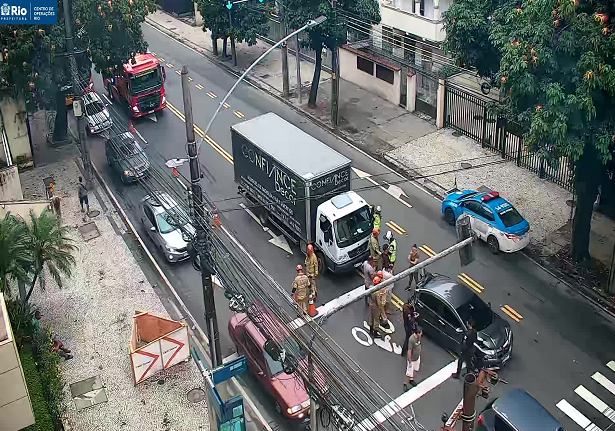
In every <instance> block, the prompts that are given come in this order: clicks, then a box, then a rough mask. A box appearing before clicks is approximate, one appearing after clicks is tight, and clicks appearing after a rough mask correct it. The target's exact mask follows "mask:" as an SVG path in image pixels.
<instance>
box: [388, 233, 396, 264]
mask: <svg viewBox="0 0 615 431" xmlns="http://www.w3.org/2000/svg"><path fill="white" fill-rule="evenodd" d="M395 259H397V240H396V239H395V238H393V239H392V240H391V242H390V243H389V260H390V261H391V263H395Z"/></svg>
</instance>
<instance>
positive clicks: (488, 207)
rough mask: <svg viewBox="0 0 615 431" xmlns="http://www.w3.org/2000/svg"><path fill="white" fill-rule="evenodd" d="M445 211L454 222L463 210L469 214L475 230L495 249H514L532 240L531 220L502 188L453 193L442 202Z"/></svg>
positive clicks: (520, 247)
mask: <svg viewBox="0 0 615 431" xmlns="http://www.w3.org/2000/svg"><path fill="white" fill-rule="evenodd" d="M442 214H444V219H445V220H446V221H447V222H448V223H449V224H451V225H455V222H456V221H457V219H458V218H459V217H460V216H461V215H462V214H467V215H468V216H469V217H470V224H471V226H472V230H473V231H474V233H475V234H476V235H477V236H478V237H479V238H480V239H482V240H483V241H486V242H487V245H488V246H489V250H491V251H492V252H493V253H497V252H499V251H503V252H505V253H512V252H515V251H518V250H521V249H522V248H524V247H525V246H527V245H528V244H529V242H530V234H529V230H530V224H529V223H528V221H527V220H525V219H524V218H523V217H522V216H521V214H519V212H518V211H517V210H516V209H515V207H514V206H512V204H511V203H510V202H508V201H507V200H505V199H503V198H502V197H501V196H500V194H499V193H498V192H494V191H491V192H477V191H475V190H461V191H458V192H454V193H450V194H449V195H447V196H446V199H444V202H442Z"/></svg>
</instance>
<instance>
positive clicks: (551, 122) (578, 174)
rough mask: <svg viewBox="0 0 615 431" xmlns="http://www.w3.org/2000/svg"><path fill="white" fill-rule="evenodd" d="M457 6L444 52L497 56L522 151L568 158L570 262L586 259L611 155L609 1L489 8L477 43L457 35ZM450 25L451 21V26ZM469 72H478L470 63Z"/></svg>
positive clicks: (614, 40)
mask: <svg viewBox="0 0 615 431" xmlns="http://www.w3.org/2000/svg"><path fill="white" fill-rule="evenodd" d="M476 1H477V0H470V1H468V0H463V1H459V3H457V4H456V5H455V6H454V8H453V9H455V13H454V14H448V13H447V14H445V21H446V26H447V39H448V38H451V40H456V41H461V40H464V38H466V40H467V41H468V43H469V45H468V47H467V48H465V49H464V47H463V45H462V44H461V43H458V42H454V43H448V45H446V46H447V47H448V49H449V52H450V53H451V54H452V55H454V56H455V57H456V58H458V59H460V60H462V61H463V60H467V61H477V62H480V61H481V57H480V55H473V54H472V53H471V52H473V51H477V50H478V45H477V43H478V44H479V45H481V46H482V45H484V44H485V40H486V38H485V37H484V36H485V35H487V34H488V39H489V43H490V44H491V46H492V47H493V48H494V49H495V50H496V51H497V54H498V55H497V58H498V59H499V64H498V65H497V70H496V72H495V77H496V79H497V80H498V81H499V82H500V83H501V89H500V91H501V92H503V94H505V95H506V96H507V98H506V100H507V102H506V106H504V109H505V111H506V113H507V116H508V117H509V118H511V119H514V120H516V121H518V122H520V123H521V124H522V125H523V126H525V128H526V130H527V132H526V133H525V135H524V141H523V142H524V144H525V145H527V146H528V147H529V148H530V149H531V150H532V151H534V152H535V153H536V154H538V155H539V156H540V157H542V158H543V159H544V160H546V161H547V162H548V163H550V164H551V165H552V166H558V165H557V164H558V163H559V160H560V157H561V156H568V157H569V158H570V160H571V162H572V163H573V164H574V167H575V190H576V193H577V195H578V202H577V207H576V211H575V215H574V220H573V235H572V255H573V257H574V259H575V260H577V261H583V260H585V259H587V258H589V232H590V227H591V218H592V211H593V204H594V201H595V199H596V196H597V193H598V186H599V185H600V181H601V179H602V178H603V177H604V175H603V174H604V172H605V170H606V166H608V164H610V163H612V160H613V155H614V152H615V99H614V96H615V36H614V35H613V30H614V26H613V21H612V19H611V17H615V2H612V1H610V0H541V1H539V0H523V1H518V2H516V3H510V2H507V3H502V4H500V5H499V6H497V7H494V8H492V9H491V11H492V12H491V15H490V17H491V18H490V19H488V21H489V22H490V23H489V24H488V26H487V29H488V31H486V33H484V34H483V37H482V39H481V40H480V41H476V40H473V39H472V38H471V37H468V36H467V34H466V35H464V34H460V33H464V32H465V31H466V29H467V28H472V27H471V26H469V27H466V26H462V25H460V24H459V21H458V20H457V19H458V18H457V17H459V16H462V15H463V14H462V13H461V12H459V10H460V8H461V9H462V8H463V7H464V5H466V4H470V5H472V7H473V9H472V10H470V11H468V13H471V12H472V11H474V12H475V11H476V9H474V8H475V7H476V3H475V2H476ZM453 20H455V21H453ZM467 65H468V66H475V67H478V66H479V65H478V64H476V63H468V64H467Z"/></svg>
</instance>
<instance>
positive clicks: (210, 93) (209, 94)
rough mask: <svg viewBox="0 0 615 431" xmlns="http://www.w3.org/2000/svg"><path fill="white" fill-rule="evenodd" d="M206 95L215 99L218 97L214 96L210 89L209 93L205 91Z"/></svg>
mask: <svg viewBox="0 0 615 431" xmlns="http://www.w3.org/2000/svg"><path fill="white" fill-rule="evenodd" d="M207 95H208V96H209V97H211V98H212V99H215V98H216V97H218V96H216V95H215V94H214V93H212V92H211V91H210V92H209V93H207Z"/></svg>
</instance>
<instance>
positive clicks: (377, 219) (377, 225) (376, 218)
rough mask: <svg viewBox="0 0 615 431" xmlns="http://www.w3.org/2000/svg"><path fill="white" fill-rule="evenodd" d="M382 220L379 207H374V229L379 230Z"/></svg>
mask: <svg viewBox="0 0 615 431" xmlns="http://www.w3.org/2000/svg"><path fill="white" fill-rule="evenodd" d="M381 218H382V208H380V205H378V206H376V210H375V211H374V229H378V230H380V219H381Z"/></svg>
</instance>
